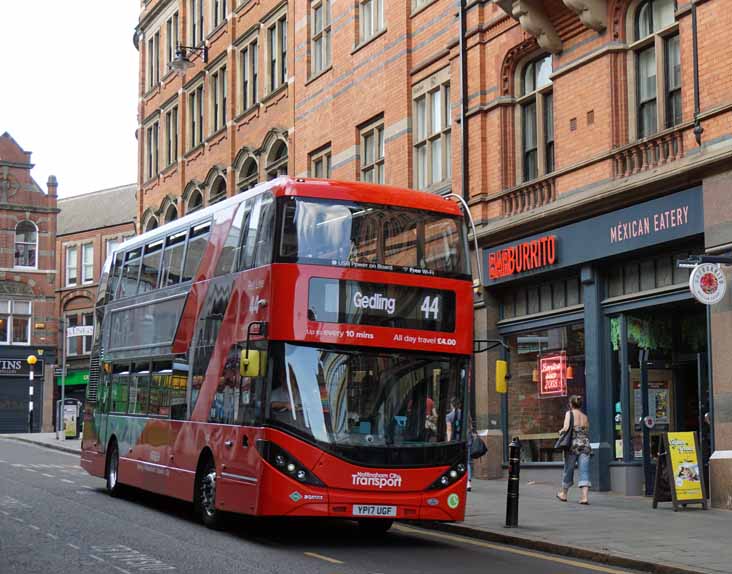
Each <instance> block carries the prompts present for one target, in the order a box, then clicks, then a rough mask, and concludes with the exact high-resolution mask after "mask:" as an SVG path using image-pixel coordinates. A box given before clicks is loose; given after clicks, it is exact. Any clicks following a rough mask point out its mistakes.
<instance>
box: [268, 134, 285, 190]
mask: <svg viewBox="0 0 732 574" xmlns="http://www.w3.org/2000/svg"><path fill="white" fill-rule="evenodd" d="M281 175H287V144H286V143H285V142H283V141H282V140H277V141H276V142H275V143H274V145H272V147H271V148H270V150H269V153H268V154H267V181H269V180H271V179H275V178H276V177H280V176H281Z"/></svg>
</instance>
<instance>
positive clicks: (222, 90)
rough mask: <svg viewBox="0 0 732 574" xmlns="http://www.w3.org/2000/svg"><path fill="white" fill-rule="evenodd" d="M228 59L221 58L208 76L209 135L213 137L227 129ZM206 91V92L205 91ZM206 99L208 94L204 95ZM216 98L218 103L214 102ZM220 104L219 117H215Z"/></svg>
mask: <svg viewBox="0 0 732 574" xmlns="http://www.w3.org/2000/svg"><path fill="white" fill-rule="evenodd" d="M227 62H228V58H226V57H224V58H221V59H220V61H219V62H215V63H214V66H212V67H211V69H210V70H209V71H208V73H207V76H208V79H209V82H208V90H207V91H208V98H207V99H208V113H209V118H210V121H209V129H208V135H209V136H211V135H213V134H215V133H217V132H218V131H220V130H222V129H224V128H225V127H226V122H227V121H228V119H229V118H228V115H229V114H228V113H227V112H228V110H227V109H226V107H227V105H228V104H227V102H228V96H229V91H230V90H229V86H228V83H229V79H228V77H227V72H228V69H227V66H226V64H227ZM214 82H217V85H216V86H215V85H214ZM204 91H206V90H204ZM204 97H206V94H204ZM214 98H217V99H218V102H216V101H214ZM217 103H218V117H214V116H215V114H214V110H215V106H216V104H217Z"/></svg>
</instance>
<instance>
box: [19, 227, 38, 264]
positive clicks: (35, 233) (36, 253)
mask: <svg viewBox="0 0 732 574" xmlns="http://www.w3.org/2000/svg"><path fill="white" fill-rule="evenodd" d="M24 223H30V224H31V225H32V226H33V232H34V235H35V241H34V242H29V241H18V227H20V226H21V225H22V224H24ZM38 243H39V231H38V224H37V223H36V222H35V221H33V220H31V219H22V220H21V221H18V222H17V223H16V224H15V231H14V242H13V248H14V249H13V268H14V269H38ZM18 245H24V246H26V248H27V247H28V246H31V245H32V246H34V249H33V265H18V257H17V253H18Z"/></svg>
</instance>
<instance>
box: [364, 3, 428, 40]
mask: <svg viewBox="0 0 732 574" xmlns="http://www.w3.org/2000/svg"><path fill="white" fill-rule="evenodd" d="M429 1H430V2H431V1H432V0H429ZM367 10H369V11H370V12H371V30H366V29H365V21H366V19H365V17H364V14H365V13H366V11H367ZM357 13H358V27H357V31H358V34H357V36H358V41H357V42H356V45H357V46H361V45H362V44H365V43H367V42H368V41H369V40H371V39H372V38H375V37H376V36H378V35H379V34H381V32H383V31H384V29H385V28H386V17H385V15H384V0H358V11H357Z"/></svg>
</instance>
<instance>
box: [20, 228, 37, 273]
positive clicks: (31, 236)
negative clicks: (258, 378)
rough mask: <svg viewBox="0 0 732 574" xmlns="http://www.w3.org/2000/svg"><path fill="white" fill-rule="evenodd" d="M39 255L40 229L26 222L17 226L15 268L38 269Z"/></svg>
mask: <svg viewBox="0 0 732 574" xmlns="http://www.w3.org/2000/svg"><path fill="white" fill-rule="evenodd" d="M37 254H38V228H37V227H36V224H35V223H33V222H32V221H29V220H27V219H26V220H25V221H21V222H20V223H18V225H16V226H15V266H16V267H36V266H37V263H38V261H37V259H36V256H37Z"/></svg>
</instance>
